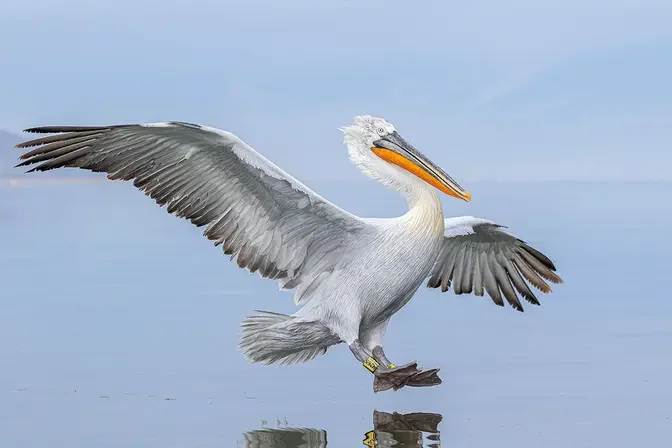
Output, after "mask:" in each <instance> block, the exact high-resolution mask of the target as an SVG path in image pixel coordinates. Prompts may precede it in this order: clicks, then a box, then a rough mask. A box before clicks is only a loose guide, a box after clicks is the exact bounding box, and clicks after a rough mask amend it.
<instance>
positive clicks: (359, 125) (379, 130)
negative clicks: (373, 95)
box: [341, 115, 471, 202]
mask: <svg viewBox="0 0 672 448" xmlns="http://www.w3.org/2000/svg"><path fill="white" fill-rule="evenodd" d="M341 130H342V131H343V133H344V134H345V138H344V141H345V144H346V145H347V147H348V151H349V153H350V158H351V159H352V161H353V162H354V163H355V165H357V166H358V167H360V168H361V169H362V171H364V172H365V173H366V174H367V175H369V176H371V177H373V178H374V179H377V180H379V181H381V182H383V183H386V184H390V183H394V180H395V178H397V179H398V178H400V177H407V176H411V177H412V178H413V179H415V180H417V179H420V180H421V181H423V182H425V183H426V184H429V185H431V186H433V187H435V188H437V189H438V190H440V191H442V192H444V193H446V194H448V195H450V196H452V197H455V198H458V199H462V200H464V201H467V202H469V201H470V200H471V195H470V194H469V193H468V192H467V191H465V190H464V188H462V187H461V186H460V184H458V183H457V182H456V181H455V180H454V179H453V178H452V177H450V176H449V175H448V174H446V172H445V171H443V170H442V169H441V168H439V167H438V166H437V165H436V164H435V163H434V162H432V161H431V160H429V158H427V157H426V156H425V155H424V154H422V153H421V152H420V151H418V150H417V149H415V148H414V147H413V145H411V144H410V143H408V142H407V141H406V140H404V139H403V137H402V136H401V135H399V133H398V132H397V130H396V129H395V128H394V126H392V124H391V123H388V122H387V121H385V120H384V119H382V118H376V117H371V116H368V115H365V116H360V117H355V119H354V123H353V124H352V125H351V126H347V127H345V128H342V129H341ZM398 180H401V179H398Z"/></svg>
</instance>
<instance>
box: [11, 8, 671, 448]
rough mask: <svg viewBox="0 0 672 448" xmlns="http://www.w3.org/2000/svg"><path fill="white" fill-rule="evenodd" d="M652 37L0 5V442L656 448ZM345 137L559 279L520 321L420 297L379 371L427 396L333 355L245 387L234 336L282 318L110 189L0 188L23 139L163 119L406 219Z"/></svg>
mask: <svg viewBox="0 0 672 448" xmlns="http://www.w3.org/2000/svg"><path fill="white" fill-rule="evenodd" d="M670 23H672V4H670V3H669V2H668V1H663V0H660V1H655V0H642V1H626V0H621V1H612V2H605V1H591V2H578V1H573V0H569V1H563V2H560V1H555V0H553V1H548V2H532V1H523V0H514V1H512V2H505V3H503V2H494V1H487V2H486V1H482V2H471V3H469V4H467V3H466V2H462V3H459V2H439V1H425V2H418V4H415V5H414V4H412V2H398V1H385V2H383V1H366V0H362V1H359V2H355V1H353V0H350V1H328V2H321V3H319V4H317V3H315V2H308V1H284V2H282V3H275V2H270V1H268V0H267V1H250V2H245V3H244V2H239V3H232V2H214V1H213V2H200V4H199V3H197V2H194V3H192V2H187V1H174V2H165V1H161V2H159V1H152V2H127V1H125V0H123V1H117V2H114V3H108V4H105V5H92V4H90V3H89V2H83V1H81V2H79V1H78V2H76V1H61V2H55V1H53V2H49V1H46V0H42V1H32V2H30V1H28V2H10V3H8V4H3V9H2V13H1V14H0V50H1V52H2V67H3V70H2V71H0V98H2V101H1V102H0V128H3V129H5V130H6V131H8V132H9V133H10V134H8V135H2V134H0V145H3V146H5V147H4V148H2V151H0V445H2V446H3V447H4V446H11V447H15V446H16V447H44V446H72V447H89V446H110V447H112V446H114V447H118V446H138V447H141V446H142V447H145V446H149V447H158V446H162V447H167V446H236V445H235V444H236V443H237V441H240V440H242V433H243V432H245V431H248V430H254V429H258V428H260V427H261V426H262V420H265V421H267V422H268V425H269V426H272V427H275V426H276V421H277V420H278V419H279V420H281V421H283V422H284V420H285V418H286V419H287V422H288V423H289V425H292V426H307V427H314V428H320V429H325V430H326V431H327V433H328V439H329V443H330V444H331V445H330V446H359V445H360V444H361V440H362V438H363V434H364V433H365V432H366V431H368V430H370V429H371V428H372V421H371V417H372V415H371V414H372V411H373V409H379V410H382V411H387V412H393V411H398V412H435V413H440V414H442V415H443V417H444V420H443V422H442V423H441V425H440V430H441V439H442V441H443V442H444V444H445V445H446V446H462V447H491V446H493V445H497V446H503V447H509V446H515V447H528V446H543V447H565V446H576V447H583V446H591V447H592V446H603V445H604V446H613V447H621V446H622V447H627V446H632V445H635V444H637V445H639V446H667V445H670V444H671V442H672V422H671V421H670V419H671V418H672V385H671V381H670V378H672V348H671V347H672V323H671V322H672V302H671V301H670V298H669V293H668V284H669V272H670V269H671V268H672V264H671V263H672V262H671V261H670V258H669V253H670V251H671V250H672V243H671V242H670V239H669V229H670V227H671V225H672V213H670V206H669V204H670V203H671V200H672V183H670V182H669V181H670V180H672V178H671V177H670V173H669V171H670V170H669V168H670V166H672V160H671V159H670V152H669V147H670V144H671V143H672V133H670V130H669V129H670V120H671V119H672V106H670V104H672V81H670V80H672V28H671V27H670V26H669V24H670ZM363 113H372V114H378V115H382V116H384V117H387V118H389V119H390V120H391V121H392V122H393V123H395V124H396V126H397V128H398V129H399V130H400V131H401V132H402V134H403V135H405V136H406V137H407V139H408V140H410V141H411V142H412V143H414V144H415V145H416V146H417V147H418V148H419V149H420V150H422V151H423V152H424V153H426V154H427V155H429V156H430V157H432V158H433V159H434V160H436V161H437V162H438V163H439V164H440V165H441V166H442V167H444V168H445V169H446V170H447V171H448V172H449V173H450V174H451V175H453V176H454V177H455V178H456V179H457V180H458V181H460V183H462V184H463V185H464V186H465V187H466V188H467V189H468V190H469V191H470V192H471V193H472V194H473V198H474V199H473V201H472V202H471V203H469V204H466V203H462V202H459V201H455V200H451V199H450V198H446V199H445V201H444V204H445V209H446V213H447V214H448V215H463V214H470V215H475V216H481V217H487V218H491V219H495V220H497V221H498V222H501V223H502V224H505V225H508V226H509V227H510V229H511V230H512V231H514V232H515V233H517V234H518V235H519V236H521V237H522V238H524V239H525V240H527V241H528V242H530V243H531V244H533V245H534V246H535V247H537V248H539V249H540V250H542V251H544V252H545V253H547V254H548V255H549V256H551V258H552V259H553V260H554V261H555V262H556V264H557V266H558V268H559V273H560V274H561V275H562V277H563V278H564V279H565V281H566V284H565V285H560V286H557V287H555V288H554V293H553V294H552V295H550V296H544V297H541V299H542V302H543V306H542V307H533V306H531V305H528V306H526V312H525V313H524V314H521V313H517V312H515V311H513V310H512V309H511V308H509V307H507V308H504V309H502V308H499V307H496V306H494V305H493V304H492V303H491V302H490V301H489V299H487V298H476V297H472V296H460V297H457V296H455V295H453V294H452V292H449V293H446V294H441V293H439V292H438V291H436V290H427V289H424V288H423V289H421V291H420V293H419V294H418V296H417V297H416V298H415V299H414V301H413V302H411V303H410V304H409V306H408V307H407V308H405V309H404V310H403V311H402V312H401V313H400V314H399V315H397V316H396V317H395V319H394V320H393V322H392V325H391V327H390V331H389V336H388V341H387V344H388V345H389V349H388V350H389V352H390V355H391V356H392V357H393V358H394V359H395V360H398V362H401V363H403V362H406V361H409V360H411V359H417V360H418V361H419V363H420V364H421V365H422V366H425V367H433V366H435V365H437V364H438V365H440V366H441V367H442V371H441V372H442V377H443V379H444V383H443V384H442V385H441V386H440V387H436V388H430V389H410V388H409V389H404V390H402V391H400V392H398V393H385V394H379V395H373V394H372V392H371V378H370V376H368V374H367V372H366V371H365V370H363V369H362V368H361V367H360V366H358V365H357V363H355V362H354V361H353V360H352V356H351V355H350V353H349V352H348V350H347V349H346V348H345V347H336V348H334V349H333V350H331V351H330V352H329V354H328V355H327V356H324V357H321V358H319V359H317V360H315V361H313V362H310V363H308V364H305V365H299V366H290V367H260V366H257V365H249V364H247V363H246V362H245V360H244V359H243V358H242V356H241V355H240V354H239V353H238V352H237V350H236V343H237V338H238V334H239V329H238V325H239V323H240V321H241V320H242V319H243V318H244V317H245V316H247V315H248V314H249V313H251V312H252V310H253V309H255V308H261V309H268V310H275V311H281V312H292V311H293V310H294V307H293V305H292V303H291V296H290V294H287V293H280V292H278V291H277V285H275V284H273V283H272V282H268V281H264V280H261V279H259V278H258V277H257V276H256V275H248V274H247V273H245V272H243V271H241V270H239V269H238V268H237V267H235V265H234V264H232V263H230V262H229V261H228V258H227V257H224V256H222V255H221V252H220V250H219V249H215V248H213V247H212V246H211V244H210V243H209V242H208V241H207V240H206V239H204V238H203V237H202V236H201V235H200V231H199V230H198V229H195V228H193V227H192V226H191V225H190V224H189V223H187V222H185V221H180V220H178V219H175V218H172V217H170V216H168V215H167V213H166V212H165V211H164V210H161V209H159V208H158V207H156V206H155V205H154V204H153V203H152V201H151V200H149V199H148V198H146V197H143V195H142V194H140V193H138V192H137V191H135V190H134V189H133V188H132V186H131V185H127V184H119V183H111V182H108V183H85V184H72V185H69V184H64V183H53V184H51V185H50V184H48V183H47V184H30V183H27V184H26V183H23V184H20V183H16V182H14V181H12V183H10V182H9V180H8V179H10V178H14V179H17V178H22V176H23V175H22V172H23V171H22V170H18V169H17V170H14V169H11V168H10V167H11V165H12V164H13V163H14V160H15V158H16V156H17V155H18V154H19V151H17V150H11V149H8V148H6V147H7V146H9V145H10V144H13V143H15V142H16V139H18V138H20V137H17V136H16V134H17V133H18V132H19V131H20V130H21V129H23V128H25V127H29V126H35V125H45V124H73V123H78V124H100V123H117V122H134V121H160V120H172V119H176V120H186V121H192V122H201V123H205V124H210V125H215V126H218V127H221V128H224V129H228V130H231V131H233V132H235V133H237V134H239V135H240V136H241V137H243V138H244V139H245V140H246V141H248V142H249V143H250V144H252V145H253V146H254V147H255V148H257V149H258V150H259V151H260V152H262V153H263V154H264V155H266V156H267V157H269V158H271V159H272V160H273V161H274V162H276V163H277V164H278V165H280V166H281V167H283V168H285V169H287V170H288V171H290V172H291V173H292V174H294V175H296V176H297V177H299V178H300V179H301V180H304V181H305V182H306V183H307V184H308V185H309V186H311V187H313V188H314V189H315V190H317V191H319V192H320V193H321V194H324V195H325V196H326V197H327V198H329V199H330V200H332V201H334V202H336V203H337V204H338V205H340V206H343V207H345V208H347V209H349V210H351V211H353V212H355V213H357V214H360V215H367V216H394V215H395V214H400V213H403V211H404V205H405V204H404V203H403V201H402V200H401V199H400V198H399V197H397V196H395V194H394V193H391V192H388V191H386V190H385V189H384V188H383V187H381V186H379V185H377V184H375V183H374V182H371V181H367V180H366V179H365V178H364V177H363V176H362V175H361V173H359V172H358V171H357V170H356V168H354V167H353V166H352V165H350V164H349V162H348V160H347V157H346V152H345V150H344V148H343V146H342V142H341V138H342V137H341V135H340V133H339V132H338V131H337V129H336V128H337V127H338V126H341V125H344V124H348V123H349V122H350V121H351V119H352V116H353V115H357V114H363ZM71 174H73V173H72V172H70V171H67V170H64V171H62V172H60V175H61V176H65V175H71ZM49 176H51V173H45V174H40V175H36V176H33V177H31V179H37V178H40V179H43V180H44V181H45V182H46V181H47V180H48V177H49ZM23 179H24V180H25V178H23ZM10 185H11V186H10ZM167 398H170V399H171V400H166V399H167ZM283 424H284V423H283Z"/></svg>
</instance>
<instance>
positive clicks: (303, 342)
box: [239, 310, 342, 365]
mask: <svg viewBox="0 0 672 448" xmlns="http://www.w3.org/2000/svg"><path fill="white" fill-rule="evenodd" d="M257 312H258V313H260V314H258V315H255V316H250V317H248V318H246V319H245V320H244V321H243V322H242V324H241V327H242V337H241V338H240V344H239V348H240V349H241V350H242V351H243V354H244V355H245V358H247V359H248V360H249V361H251V362H259V363H263V364H267V365H268V364H295V363H300V362H306V361H310V360H311V359H313V358H315V357H317V356H319V355H323V354H325V353H326V352H327V349H328V348H329V347H331V346H332V345H335V344H338V343H340V342H342V341H341V339H340V338H339V337H338V336H336V335H335V334H334V333H332V332H331V330H329V328H327V327H326V326H325V325H324V324H322V323H321V322H317V321H306V320H302V319H300V318H297V317H295V316H288V315H286V314H280V313H274V312H270V311H260V310H257Z"/></svg>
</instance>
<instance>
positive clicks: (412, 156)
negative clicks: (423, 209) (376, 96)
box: [371, 131, 471, 202]
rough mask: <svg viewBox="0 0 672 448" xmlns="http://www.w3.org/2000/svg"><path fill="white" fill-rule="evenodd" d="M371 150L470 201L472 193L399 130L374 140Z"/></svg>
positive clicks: (384, 158) (448, 191) (443, 189)
mask: <svg viewBox="0 0 672 448" xmlns="http://www.w3.org/2000/svg"><path fill="white" fill-rule="evenodd" d="M373 145H374V146H373V148H371V150H372V151H373V152H374V154H376V155H377V156H378V157H380V158H381V159H383V160H385V161H386V162H390V163H393V164H395V165H397V166H399V167H401V168H403V169H405V170H406V171H409V172H410V173H412V174H414V175H416V176H417V177H419V178H420V179H422V180H424V181H425V182H427V183H428V184H430V185H432V186H433V187H435V188H437V189H439V190H440V191H443V192H444V193H446V194H448V195H450V196H452V197H454V198H457V199H462V200H464V201H467V202H469V201H470V200H471V195H470V194H469V193H468V192H467V191H466V190H465V189H464V188H462V187H461V186H460V184H458V183H457V182H456V181H455V180H454V179H453V178H452V177H450V176H449V175H448V174H446V172H445V171H443V170H442V169H441V168H439V167H438V166H436V164H435V163H434V162H432V161H431V160H429V159H428V158H427V157H426V156H425V155H424V154H423V153H421V152H420V151H418V150H417V149H415V148H414V147H413V145H411V144H410V143H408V142H407V141H406V140H404V139H403V138H402V137H401V135H399V133H398V132H397V131H394V133H392V134H389V135H386V136H385V137H382V138H380V139H379V140H376V141H375V142H373Z"/></svg>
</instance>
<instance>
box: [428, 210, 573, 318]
mask: <svg viewBox="0 0 672 448" xmlns="http://www.w3.org/2000/svg"><path fill="white" fill-rule="evenodd" d="M444 225H445V231H444V235H445V237H444V241H443V248H442V250H441V253H440V254H439V256H438V259H437V261H436V263H435V265H434V267H433V269H432V271H431V273H430V279H429V281H428V283H427V286H428V287H430V288H438V287H441V291H442V292H445V291H447V290H448V288H450V286H451V284H452V287H453V291H454V292H455V294H458V295H459V294H471V293H472V291H473V293H474V294H475V295H477V296H483V294H484V290H485V291H486V292H487V293H488V295H489V296H490V298H491V299H492V300H493V302H495V303H496V304H497V305H499V306H504V301H503V300H502V296H504V298H506V301H507V302H509V304H510V305H511V306H512V307H513V308H515V309H516V310H518V311H523V306H522V305H521V303H520V300H519V299H518V294H519V295H521V296H522V297H523V298H525V300H527V301H528V302H530V303H532V304H534V305H539V301H538V300H537V298H536V297H535V295H534V293H533V292H532V290H531V289H530V287H529V286H528V284H527V283H526V281H525V280H527V282H529V283H530V284H532V285H533V286H535V287H536V288H538V289H539V290H540V291H542V292H544V293H548V292H551V288H550V286H549V285H548V283H546V282H545V281H544V279H546V280H549V281H550V282H552V283H562V279H561V278H560V277H559V276H558V275H557V274H556V273H555V270H556V269H555V266H554V265H553V262H552V261H551V260H549V259H548V257H547V256H545V255H544V254H542V253H541V252H539V251H538V250H536V249H534V248H533V247H530V246H529V245H528V244H527V243H525V242H524V241H523V240H520V239H518V238H516V237H515V236H513V235H511V234H509V233H506V232H505V231H504V230H502V226H500V225H498V224H496V223H494V222H492V221H489V220H486V219H480V218H474V217H473V216H462V217H458V218H448V219H446V220H445V221H444ZM516 292H517V293H516Z"/></svg>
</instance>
